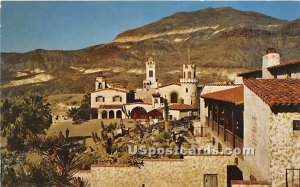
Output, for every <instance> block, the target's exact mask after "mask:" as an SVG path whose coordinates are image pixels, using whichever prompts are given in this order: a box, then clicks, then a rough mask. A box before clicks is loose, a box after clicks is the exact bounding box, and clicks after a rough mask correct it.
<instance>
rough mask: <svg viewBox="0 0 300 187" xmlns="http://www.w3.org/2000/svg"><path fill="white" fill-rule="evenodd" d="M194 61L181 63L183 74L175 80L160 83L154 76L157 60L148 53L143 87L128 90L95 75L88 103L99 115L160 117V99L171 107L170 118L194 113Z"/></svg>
mask: <svg viewBox="0 0 300 187" xmlns="http://www.w3.org/2000/svg"><path fill="white" fill-rule="evenodd" d="M197 83H198V80H197V75H196V65H194V64H184V65H183V75H182V78H181V79H180V82H178V83H169V84H166V85H161V84H160V83H159V82H158V80H157V78H156V62H155V60H154V59H153V58H152V57H150V58H149V60H148V61H147V62H146V79H145V80H144V81H143V88H140V89H136V90H135V91H132V90H131V91H130V90H127V89H124V88H120V87H116V86H114V85H113V84H109V83H107V82H106V78H105V77H104V76H101V77H97V78H96V83H95V92H93V93H91V107H92V108H97V109H98V118H99V119H107V118H109V119H112V118H131V119H132V118H134V119H144V118H149V117H151V118H154V119H159V118H163V112H162V108H163V107H164V102H163V100H164V99H166V100H167V101H168V103H169V105H170V106H169V108H170V116H169V118H170V119H180V118H182V117H186V116H190V115H193V114H194V113H195V112H196V111H197V109H196V108H195V107H194V105H195V103H196V100H197V97H198V95H197Z"/></svg>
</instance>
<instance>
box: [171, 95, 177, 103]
mask: <svg viewBox="0 0 300 187" xmlns="http://www.w3.org/2000/svg"><path fill="white" fill-rule="evenodd" d="M177 102H178V94H177V93H176V92H172V93H171V103H177Z"/></svg>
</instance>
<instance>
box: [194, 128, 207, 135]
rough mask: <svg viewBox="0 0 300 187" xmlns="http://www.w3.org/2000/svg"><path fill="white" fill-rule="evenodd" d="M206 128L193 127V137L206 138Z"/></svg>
mask: <svg viewBox="0 0 300 187" xmlns="http://www.w3.org/2000/svg"><path fill="white" fill-rule="evenodd" d="M206 129H207V127H195V129H194V137H206Z"/></svg>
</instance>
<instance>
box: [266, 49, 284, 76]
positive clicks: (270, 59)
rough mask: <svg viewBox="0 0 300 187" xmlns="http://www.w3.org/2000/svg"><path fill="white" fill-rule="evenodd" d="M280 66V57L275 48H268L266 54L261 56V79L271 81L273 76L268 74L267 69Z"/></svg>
mask: <svg viewBox="0 0 300 187" xmlns="http://www.w3.org/2000/svg"><path fill="white" fill-rule="evenodd" d="M278 64H280V55H279V53H277V51H276V49H275V48H268V49H267V50H266V54H265V55H264V56H263V64H262V78H263V79H273V78H274V77H273V75H272V74H271V73H270V72H269V70H268V68H269V67H271V66H275V65H278Z"/></svg>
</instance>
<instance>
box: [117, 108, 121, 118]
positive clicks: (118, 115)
mask: <svg viewBox="0 0 300 187" xmlns="http://www.w3.org/2000/svg"><path fill="white" fill-rule="evenodd" d="M117 118H122V112H121V110H118V111H117Z"/></svg>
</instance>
